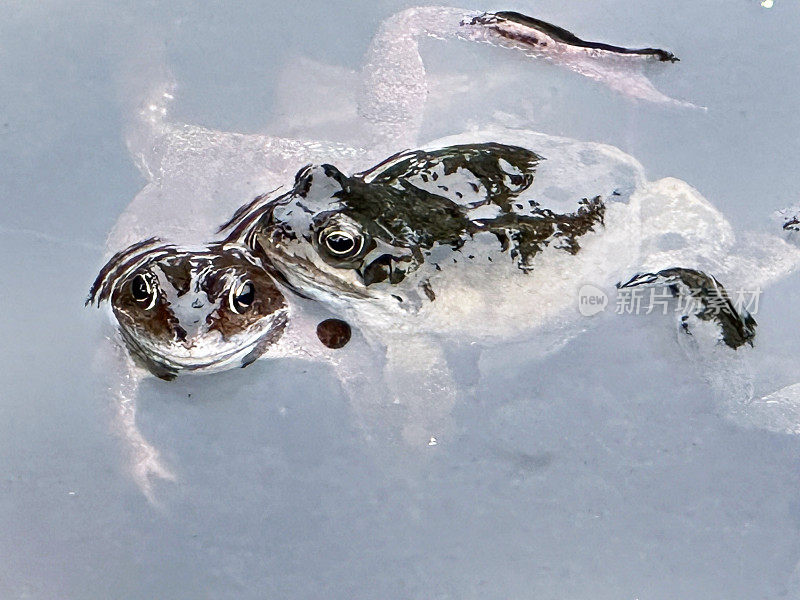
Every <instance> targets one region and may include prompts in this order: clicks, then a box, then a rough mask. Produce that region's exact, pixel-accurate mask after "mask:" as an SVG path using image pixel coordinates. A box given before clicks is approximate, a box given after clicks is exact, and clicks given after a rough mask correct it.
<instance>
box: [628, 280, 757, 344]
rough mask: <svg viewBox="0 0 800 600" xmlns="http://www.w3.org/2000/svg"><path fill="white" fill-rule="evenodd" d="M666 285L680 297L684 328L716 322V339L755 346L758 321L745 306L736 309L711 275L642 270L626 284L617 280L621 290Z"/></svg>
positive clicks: (663, 286) (714, 323) (689, 331)
mask: <svg viewBox="0 0 800 600" xmlns="http://www.w3.org/2000/svg"><path fill="white" fill-rule="evenodd" d="M659 287H661V288H666V289H667V290H669V292H670V294H671V295H672V296H673V297H675V298H678V301H679V303H680V304H679V306H680V308H681V311H680V321H679V322H680V325H681V328H682V329H683V330H684V331H685V332H686V333H689V334H691V332H692V328H693V327H695V326H697V325H698V324H700V323H705V324H713V325H714V326H716V328H717V339H718V341H721V342H723V343H724V344H725V345H727V346H728V347H730V348H733V349H736V348H739V347H740V346H743V345H744V344H750V345H751V346H752V345H753V338H754V337H755V328H756V321H755V319H753V317H752V316H751V315H750V313H748V312H747V311H746V310H745V309H739V310H737V308H736V306H734V304H733V302H731V300H730V297H729V296H728V292H727V291H726V290H725V288H724V287H723V286H722V284H721V283H720V282H719V281H717V279H716V278H715V277H713V276H712V275H708V274H706V273H703V272H702V271H697V270H695V269H686V268H678V267H676V268H671V269H664V270H661V271H658V272H657V273H639V274H637V275H634V276H633V277H632V278H631V279H629V280H628V281H627V282H625V283H618V284H617V288H618V289H620V290H631V291H633V290H635V289H636V288H659Z"/></svg>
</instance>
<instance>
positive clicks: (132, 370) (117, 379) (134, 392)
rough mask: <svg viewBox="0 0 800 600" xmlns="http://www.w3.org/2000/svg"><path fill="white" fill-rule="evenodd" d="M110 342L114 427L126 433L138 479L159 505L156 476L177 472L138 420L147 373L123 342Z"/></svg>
mask: <svg viewBox="0 0 800 600" xmlns="http://www.w3.org/2000/svg"><path fill="white" fill-rule="evenodd" d="M106 342H107V346H106V348H105V349H104V350H103V357H104V358H105V359H109V358H110V359H111V360H113V361H114V362H115V363H116V364H115V365H113V367H112V368H109V369H106V372H107V373H110V374H112V376H113V380H111V381H109V382H108V386H107V388H108V392H109V394H110V398H111V402H112V408H113V412H114V429H115V430H116V432H117V433H118V434H119V435H120V436H121V437H122V439H123V441H124V444H125V446H126V447H127V449H128V452H129V453H130V460H131V464H130V468H131V475H132V477H133V480H134V482H135V483H136V485H137V487H138V488H139V489H140V490H141V492H142V493H143V494H144V496H145V498H147V501H148V502H150V504H153V505H157V504H158V503H157V500H156V498H155V494H154V491H153V482H152V478H157V479H165V480H167V481H174V480H175V475H174V474H173V473H172V472H171V471H170V470H169V468H167V467H166V466H165V465H164V464H163V462H162V461H161V458H160V456H159V452H158V450H157V449H156V448H155V447H154V446H153V445H152V444H150V442H148V441H147V440H146V439H145V437H144V436H143V435H142V432H141V431H140V430H139V427H138V425H137V424H136V408H137V403H136V400H137V396H138V391H139V385H140V383H141V381H142V380H143V379H144V378H145V377H146V376H147V373H146V372H145V371H144V370H143V369H141V368H140V367H138V366H137V365H136V364H135V363H134V362H133V360H132V359H131V358H130V356H129V355H128V353H127V352H126V351H125V349H124V348H123V347H122V345H121V342H120V343H119V344H116V343H114V342H113V341H112V340H110V339H109V340H106Z"/></svg>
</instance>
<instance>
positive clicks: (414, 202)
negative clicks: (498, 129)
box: [221, 142, 756, 349]
mask: <svg viewBox="0 0 800 600" xmlns="http://www.w3.org/2000/svg"><path fill="white" fill-rule="evenodd" d="M544 160H546V159H545V157H544V156H542V155H540V154H537V153H536V152H534V151H532V150H530V149H526V148H524V147H520V146H511V145H507V144H499V143H496V142H485V143H477V144H459V145H453V146H446V147H442V148H437V149H434V150H429V151H423V150H414V151H407V152H401V153H399V154H397V155H394V156H392V157H389V158H388V159H386V160H384V161H382V162H381V163H380V164H379V165H377V166H375V167H373V168H371V169H369V170H367V171H365V172H364V173H359V174H355V175H353V176H348V175H345V174H344V173H342V171H340V170H339V169H337V168H336V167H335V166H333V165H330V164H324V165H320V166H308V167H305V168H304V169H302V170H300V171H299V172H298V173H297V175H296V177H295V184H294V187H293V189H292V190H291V191H289V192H288V193H286V194H283V195H281V196H278V197H277V198H274V199H272V200H269V201H262V199H261V198H257V199H256V200H255V201H254V202H253V203H251V204H250V205H249V206H246V207H242V208H241V209H240V210H239V211H237V213H236V214H235V215H234V216H233V218H232V219H231V220H230V221H229V222H228V223H226V224H224V225H223V226H222V227H221V231H225V230H228V229H230V230H231V231H230V235H229V237H228V241H229V242H236V243H240V244H244V245H246V246H248V247H250V248H251V249H252V250H253V252H254V253H256V254H257V255H259V256H261V257H262V258H263V260H264V262H265V264H268V265H270V267H271V268H273V269H275V270H276V271H277V272H279V274H280V276H281V277H282V278H283V279H284V280H285V281H286V282H287V283H288V285H289V286H290V287H291V288H292V289H293V290H295V291H296V292H297V293H300V294H304V295H310V296H312V297H313V298H315V299H317V300H319V301H321V302H324V303H326V304H328V305H336V306H338V307H340V310H342V311H344V312H345V313H346V314H350V318H351V319H353V320H355V319H358V318H359V314H360V313H362V312H368V313H369V314H370V319H373V320H374V319H375V317H374V314H373V313H374V310H372V311H370V310H365V309H364V307H363V304H364V302H370V303H371V304H374V305H376V306H383V307H387V305H388V306H390V307H391V306H393V305H394V306H397V307H398V308H400V311H401V312H418V311H419V310H420V307H421V305H422V304H423V303H426V302H427V303H434V302H435V301H436V299H437V291H438V289H439V287H440V286H447V285H448V284H447V283H446V282H445V281H444V279H445V278H446V277H447V273H449V272H450V271H454V270H456V269H453V268H452V265H455V264H458V262H459V261H461V262H462V263H465V264H470V263H471V264H476V263H478V264H482V266H483V267H484V268H485V267H486V266H487V265H488V263H495V262H501V261H503V260H505V261H506V262H510V263H512V264H513V265H514V266H516V267H517V269H518V270H519V271H520V272H522V273H524V274H528V275H530V277H529V278H528V279H529V281H527V283H528V284H530V285H531V286H538V285H541V282H539V281H537V280H536V278H535V274H534V273H533V272H534V271H535V269H536V265H537V258H538V256H539V255H540V254H542V253H545V252H546V251H547V250H555V251H556V252H565V253H567V254H569V255H573V256H575V255H578V254H579V252H580V250H581V240H582V238H583V237H584V236H587V235H590V234H597V233H598V230H600V229H604V227H605V214H606V209H607V202H608V201H609V200H611V201H615V202H620V201H622V193H621V192H620V191H619V190H613V191H611V192H610V194H600V195H594V196H592V195H591V194H589V195H588V196H585V197H582V198H580V199H578V200H577V201H576V202H574V207H572V208H571V209H564V208H563V207H562V208H558V207H555V208H556V210H554V204H555V203H553V202H552V199H551V198H548V188H552V187H553V186H554V185H556V183H555V182H549V181H547V180H546V179H547V178H545V182H544V184H543V185H539V182H538V181H535V180H536V175H537V167H538V166H539V164H540V163H542V161H544ZM579 168H580V166H576V167H573V169H579ZM573 180H575V176H573V177H572V178H571V181H573ZM534 184H535V185H534ZM565 191H566V190H565ZM562 204H563V203H562ZM570 210H571V212H570ZM661 233H663V232H661ZM581 257H582V255H581ZM468 268H470V267H468ZM490 268H491V267H490ZM503 276H504V277H506V276H507V274H506V273H503ZM654 285H661V286H665V287H669V288H670V289H671V290H672V291H673V292H674V293H675V295H681V294H683V295H687V294H688V295H690V296H692V297H693V298H695V299H697V300H698V302H697V305H696V307H695V309H696V310H695V313H694V314H692V315H689V314H684V315H682V317H681V322H682V326H683V328H684V330H686V331H687V332H688V328H689V325H688V322H689V319H690V317H696V318H699V319H701V320H704V321H714V322H715V323H716V324H717V325H718V326H719V328H720V333H719V338H720V341H721V342H722V343H724V344H726V345H727V346H729V347H730V348H733V349H736V348H739V347H740V346H742V345H744V344H750V345H752V342H753V338H754V336H755V326H756V323H755V319H753V317H752V316H751V315H749V314H748V313H747V312H746V311H745V312H744V313H742V314H740V313H739V311H737V309H736V307H735V306H734V305H733V303H732V302H731V300H730V297H729V295H728V293H727V291H726V290H725V288H724V286H722V284H720V283H719V281H717V279H716V278H714V277H713V276H712V275H708V274H706V273H703V272H701V271H698V270H696V269H692V268H686V267H681V266H671V267H667V268H664V269H662V270H660V271H658V272H655V273H639V274H637V275H635V276H634V277H632V278H630V279H629V280H628V281H626V282H625V283H622V282H620V283H619V284H618V286H617V287H618V288H620V289H630V288H634V287H639V286H654ZM387 312H388V313H391V308H389V310H388V311H387ZM379 321H380V322H389V323H391V324H392V327H395V326H396V325H397V323H395V321H396V319H393V318H392V316H390V315H389V314H387V316H386V317H384V318H383V319H380V320H379ZM415 328H416V329H417V330H419V325H415Z"/></svg>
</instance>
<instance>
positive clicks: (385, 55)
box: [358, 6, 680, 147]
mask: <svg viewBox="0 0 800 600" xmlns="http://www.w3.org/2000/svg"><path fill="white" fill-rule="evenodd" d="M424 37H432V38H438V39H461V40H466V41H470V42H481V43H487V44H492V45H495V46H504V47H508V48H513V49H515V50H517V51H522V52H524V53H525V54H527V55H528V56H532V57H536V58H545V59H548V60H550V61H553V62H555V63H556V64H560V65H562V66H565V67H566V68H568V69H571V70H572V71H575V72H577V73H580V74H581V75H584V76H586V77H589V78H590V79H594V80H597V81H600V82H602V83H604V84H606V85H608V86H609V87H611V88H612V89H614V90H616V91H618V92H621V93H623V94H625V95H627V96H630V97H632V98H639V99H642V100H649V101H652V102H662V103H678V104H680V103H679V102H677V101H675V100H673V99H671V98H669V97H668V96H666V95H664V94H663V93H661V92H659V91H658V90H657V89H656V88H655V87H653V85H652V83H650V81H649V80H648V79H647V77H646V76H645V75H644V73H643V72H642V69H641V65H642V64H644V63H647V62H674V61H676V60H678V59H677V58H675V56H673V55H672V54H671V53H670V52H667V51H664V50H659V49H656V48H642V49H630V48H622V47H619V46H611V45H608V44H601V43H596V42H587V41H585V40H581V39H580V38H578V37H576V36H575V35H573V34H571V33H570V32H568V31H566V30H564V29H562V28H560V27H557V26H555V25H551V24H549V23H545V22H544V21H540V20H538V19H533V18H531V17H526V16H525V15H521V14H519V13H513V12H498V13H483V12H475V11H468V10H464V9H460V8H451V7H438V6H423V7H416V8H409V9H407V10H404V11H402V12H399V13H397V14H395V15H393V16H391V17H389V18H388V19H387V20H386V21H384V22H383V23H382V24H381V26H380V28H379V30H378V32H377V33H376V34H375V36H374V37H373V39H372V42H371V44H370V47H369V49H368V50H367V53H366V56H365V60H364V66H363V69H362V74H361V88H360V92H359V97H358V111H359V114H360V115H361V116H362V117H363V118H364V119H366V120H368V121H370V122H373V123H375V124H376V125H379V127H380V128H377V127H376V129H375V136H376V138H377V139H376V141H377V142H378V143H380V142H381V141H382V142H384V143H386V144H390V145H391V144H394V145H395V146H405V147H409V146H413V145H415V140H416V134H417V132H418V130H419V127H420V124H421V122H422V115H423V109H424V106H425V100H426V96H427V93H428V85H427V81H426V74H425V65H424V63H423V61H422V57H421V56H420V53H419V39H420V38H424Z"/></svg>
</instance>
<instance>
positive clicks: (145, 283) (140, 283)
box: [131, 273, 158, 310]
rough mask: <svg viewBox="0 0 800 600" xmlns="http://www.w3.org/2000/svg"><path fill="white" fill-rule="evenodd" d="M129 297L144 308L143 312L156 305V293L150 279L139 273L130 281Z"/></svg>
mask: <svg viewBox="0 0 800 600" xmlns="http://www.w3.org/2000/svg"><path fill="white" fill-rule="evenodd" d="M131 296H133V299H134V300H135V301H136V303H137V304H139V305H140V306H142V307H144V310H150V309H151V308H153V307H154V306H155V305H156V299H157V298H158V291H157V289H156V286H155V284H154V282H153V281H152V278H150V277H146V276H145V275H143V274H141V273H137V274H136V275H134V277H133V279H131Z"/></svg>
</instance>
